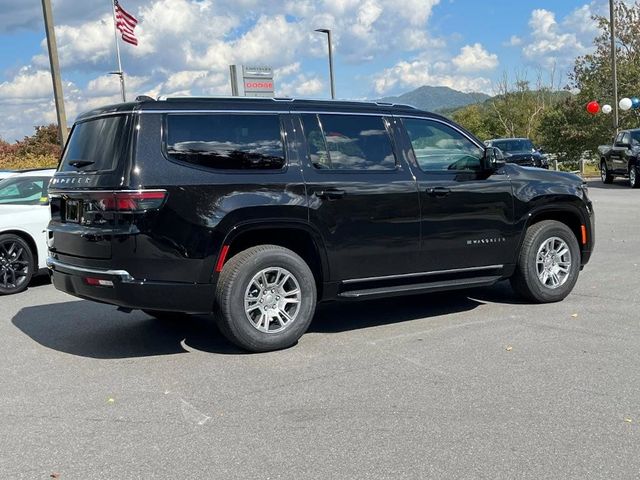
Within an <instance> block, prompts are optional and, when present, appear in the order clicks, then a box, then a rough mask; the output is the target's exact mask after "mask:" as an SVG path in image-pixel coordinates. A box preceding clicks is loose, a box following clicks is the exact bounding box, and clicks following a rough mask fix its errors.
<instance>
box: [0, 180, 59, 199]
mask: <svg viewBox="0 0 640 480" xmlns="http://www.w3.org/2000/svg"><path fill="white" fill-rule="evenodd" d="M48 186H49V177H17V178H16V177H13V178H7V179H5V180H2V181H0V205H40V204H46V203H47V201H48V198H47V187H48Z"/></svg>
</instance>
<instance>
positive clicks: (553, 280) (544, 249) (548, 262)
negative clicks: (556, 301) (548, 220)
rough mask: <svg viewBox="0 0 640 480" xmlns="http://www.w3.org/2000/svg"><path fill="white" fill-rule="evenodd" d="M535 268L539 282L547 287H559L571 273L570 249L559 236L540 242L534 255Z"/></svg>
mask: <svg viewBox="0 0 640 480" xmlns="http://www.w3.org/2000/svg"><path fill="white" fill-rule="evenodd" d="M536 268H537V273H538V279H539V280H540V283H542V285H544V286H545V287H547V288H551V289H555V288H558V287H561V286H562V285H564V284H565V283H566V281H567V280H568V279H569V274H570V273H571V251H570V250H569V246H568V245H567V243H566V242H565V241H564V240H563V239H561V238H559V237H551V238H548V239H547V240H545V241H544V242H542V244H541V245H540V248H539V249H538V253H537V255H536Z"/></svg>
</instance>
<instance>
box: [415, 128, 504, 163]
mask: <svg viewBox="0 0 640 480" xmlns="http://www.w3.org/2000/svg"><path fill="white" fill-rule="evenodd" d="M403 123H404V126H405V128H406V130H407V134H408V135H409V139H410V140H411V145H412V146H413V151H414V153H415V155H416V160H417V161H418V165H419V166H420V168H421V169H422V170H424V171H434V170H435V171H440V170H444V171H451V170H454V171H460V170H473V171H477V170H480V169H481V168H482V156H483V155H484V150H483V149H482V148H480V147H478V146H477V145H476V144H475V143H473V142H472V141H471V140H469V139H468V138H467V137H465V136H464V135H463V134H462V133H460V132H458V131H457V130H454V129H453V128H451V127H449V126H447V125H445V124H442V123H439V122H435V121H432V120H426V119H425V120H421V119H415V118H405V119H403ZM494 145H495V144H494ZM496 146H497V145H496Z"/></svg>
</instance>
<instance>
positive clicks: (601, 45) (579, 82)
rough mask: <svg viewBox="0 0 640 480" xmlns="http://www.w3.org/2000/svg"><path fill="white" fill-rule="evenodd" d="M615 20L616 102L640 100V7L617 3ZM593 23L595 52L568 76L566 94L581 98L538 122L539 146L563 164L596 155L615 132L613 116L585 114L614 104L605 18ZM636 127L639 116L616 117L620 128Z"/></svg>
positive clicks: (578, 61)
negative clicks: (588, 108)
mask: <svg viewBox="0 0 640 480" xmlns="http://www.w3.org/2000/svg"><path fill="white" fill-rule="evenodd" d="M614 15H615V18H616V26H617V28H616V43H615V45H616V58H617V63H618V92H619V96H620V97H621V98H622V97H633V96H640V35H638V33H637V32H638V31H639V29H640V4H639V3H638V2H636V3H635V4H627V3H625V2H624V1H622V0H615V4H614ZM593 20H594V22H596V23H597V25H598V28H599V30H600V33H599V34H598V36H597V37H596V38H595V39H594V42H593V44H594V47H595V48H594V50H593V52H592V53H589V54H587V55H583V56H580V57H578V58H576V60H575V64H574V67H573V71H572V72H571V73H570V75H569V79H570V82H569V85H568V86H567V89H571V90H575V91H578V92H579V93H577V95H575V97H574V98H572V99H570V100H568V101H566V102H562V103H560V104H558V105H556V106H555V108H553V109H552V110H551V111H548V112H546V113H545V114H544V115H543V118H542V122H541V129H540V136H541V138H542V142H543V144H544V145H545V146H547V148H549V150H552V151H555V152H558V153H559V154H560V158H561V159H562V160H578V159H579V158H580V157H581V156H582V154H583V152H585V151H591V152H594V153H595V152H596V151H597V148H598V145H601V144H608V143H610V142H611V138H612V136H613V134H614V131H615V129H614V126H613V118H612V116H611V115H605V114H602V113H599V114H597V115H590V114H589V113H587V111H586V105H587V103H589V102H590V101H592V100H597V101H598V102H599V103H600V104H601V105H604V104H607V103H608V104H611V105H613V103H614V99H613V81H612V78H611V77H612V75H611V43H610V42H611V34H610V31H611V30H610V24H609V18H608V17H604V16H599V15H596V16H594V17H593ZM639 124H640V121H639V117H638V112H637V111H633V110H630V111H628V112H622V111H620V119H619V127H620V128H637V127H638V126H639Z"/></svg>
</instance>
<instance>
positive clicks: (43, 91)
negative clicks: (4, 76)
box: [0, 67, 53, 103]
mask: <svg viewBox="0 0 640 480" xmlns="http://www.w3.org/2000/svg"><path fill="white" fill-rule="evenodd" d="M52 95H53V83H52V81H51V74H50V73H49V72H48V71H45V70H31V69H29V68H27V67H24V68H22V69H21V70H20V72H19V73H18V74H17V75H16V76H15V77H14V78H12V79H11V80H10V81H5V82H2V83H0V101H2V102H10V103H16V102H21V101H32V100H42V99H45V98H48V97H51V96H52Z"/></svg>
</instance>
